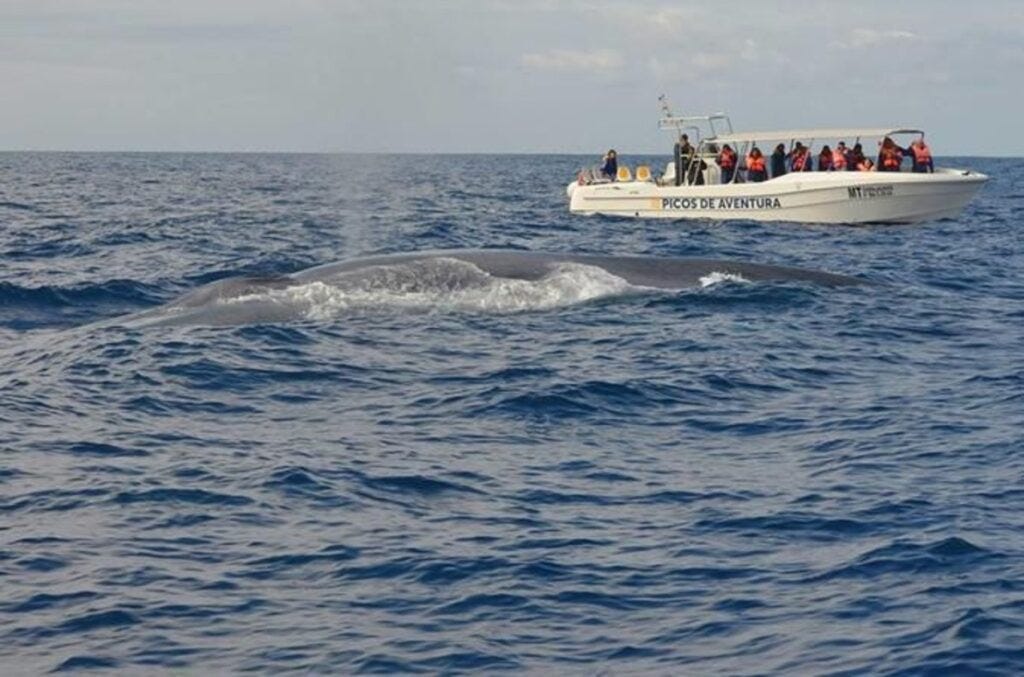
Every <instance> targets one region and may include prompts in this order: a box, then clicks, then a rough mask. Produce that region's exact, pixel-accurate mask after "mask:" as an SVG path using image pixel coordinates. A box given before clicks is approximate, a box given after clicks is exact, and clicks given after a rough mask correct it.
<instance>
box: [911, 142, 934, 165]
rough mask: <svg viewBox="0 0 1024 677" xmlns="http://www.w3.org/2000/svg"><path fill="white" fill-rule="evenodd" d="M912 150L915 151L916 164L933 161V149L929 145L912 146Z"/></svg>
mask: <svg viewBox="0 0 1024 677" xmlns="http://www.w3.org/2000/svg"><path fill="white" fill-rule="evenodd" d="M910 150H911V151H912V152H913V153H914V164H918V165H925V164H928V163H929V162H931V159H932V151H931V149H930V148H928V146H926V145H924V144H921V145H920V146H911V147H910Z"/></svg>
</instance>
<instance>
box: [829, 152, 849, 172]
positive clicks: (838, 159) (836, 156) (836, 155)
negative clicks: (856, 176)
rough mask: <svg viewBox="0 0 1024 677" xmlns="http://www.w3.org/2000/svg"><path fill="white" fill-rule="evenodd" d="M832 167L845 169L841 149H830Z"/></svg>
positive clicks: (844, 158)
mask: <svg viewBox="0 0 1024 677" xmlns="http://www.w3.org/2000/svg"><path fill="white" fill-rule="evenodd" d="M832 168H833V169H846V155H844V154H843V152H842V151H839V150H834V151H832Z"/></svg>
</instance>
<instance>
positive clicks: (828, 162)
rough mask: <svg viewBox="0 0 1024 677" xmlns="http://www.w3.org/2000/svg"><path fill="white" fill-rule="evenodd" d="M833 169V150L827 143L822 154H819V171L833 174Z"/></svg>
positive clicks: (822, 149)
mask: <svg viewBox="0 0 1024 677" xmlns="http://www.w3.org/2000/svg"><path fill="white" fill-rule="evenodd" d="M832 169H833V167H832V149H831V148H830V147H829V145H828V144H827V143H826V144H825V145H824V146H822V147H821V152H820V153H818V171H819V172H831V171H832Z"/></svg>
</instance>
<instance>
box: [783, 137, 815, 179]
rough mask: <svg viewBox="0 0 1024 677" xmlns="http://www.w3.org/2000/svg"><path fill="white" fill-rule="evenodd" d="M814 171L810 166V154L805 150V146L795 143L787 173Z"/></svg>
mask: <svg viewBox="0 0 1024 677" xmlns="http://www.w3.org/2000/svg"><path fill="white" fill-rule="evenodd" d="M812 169H814V168H813V167H812V166H811V154H810V152H808V150H807V146H805V145H804V144H802V143H800V142H799V141H797V142H796V147H795V148H793V153H792V155H791V156H790V160H789V171H791V172H809V171H811V170H812Z"/></svg>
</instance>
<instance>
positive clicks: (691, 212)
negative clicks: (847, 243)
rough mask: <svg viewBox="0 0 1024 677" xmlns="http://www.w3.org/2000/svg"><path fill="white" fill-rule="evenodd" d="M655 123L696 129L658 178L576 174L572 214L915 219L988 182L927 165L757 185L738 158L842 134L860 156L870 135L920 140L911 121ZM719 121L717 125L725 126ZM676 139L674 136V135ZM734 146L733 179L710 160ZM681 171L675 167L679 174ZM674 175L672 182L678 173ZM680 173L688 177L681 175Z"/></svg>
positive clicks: (952, 209)
mask: <svg viewBox="0 0 1024 677" xmlns="http://www.w3.org/2000/svg"><path fill="white" fill-rule="evenodd" d="M659 126H660V127H661V128H662V129H672V130H674V131H675V133H676V134H677V135H678V134H679V133H681V132H682V130H684V129H685V130H692V132H693V133H694V134H695V135H698V136H699V135H700V134H701V133H702V132H703V130H704V129H705V128H706V129H707V130H708V131H709V133H708V134H707V135H706V136H704V137H703V138H698V139H697V144H696V145H695V152H694V153H693V154H690V155H682V154H681V153H680V152H679V149H678V146H677V149H676V153H675V158H674V159H673V161H670V162H669V163H668V165H667V166H666V168H665V172H664V173H663V174H662V175H661V176H660V177H654V176H653V175H652V174H651V172H650V170H649V169H647V168H645V167H642V166H641V167H638V168H637V171H636V173H635V174H634V173H633V172H630V171H629V170H628V168H626V171H625V172H623V171H622V168H621V167H620V173H619V176H618V178H617V179H615V180H608V179H606V178H604V177H602V176H601V175H600V173H599V172H596V171H582V172H580V174H579V175H578V176H577V180H576V181H573V182H572V183H570V184H569V185H568V186H567V188H566V193H567V194H568V196H569V210H570V211H571V212H573V213H577V214H607V215H614V216H627V217H639V218H664V219H715V220H726V219H744V220H751V221H790V222H797V223H826V224H844V223H845V224H855V223H916V222H920V221H928V220H932V219H939V218H945V217H954V216H956V215H958V214H959V213H960V211H961V210H962V209H963V208H964V206H965V205H966V204H967V203H968V202H969V201H970V200H971V198H972V197H974V195H975V193H977V191H978V189H979V188H981V186H982V185H983V184H984V183H985V182H986V181H987V180H988V177H987V176H986V175H984V174H981V173H978V172H975V171H971V170H969V169H952V168H942V167H935V169H934V171H933V172H913V171H909V170H907V169H906V168H905V167H904V168H903V171H886V172H883V171H842V170H840V171H803V172H791V173H787V174H785V175H782V176H777V177H774V178H770V179H768V180H765V181H761V182H753V181H749V180H747V176H746V174H747V172H746V171H745V165H744V158H745V157H746V156H747V153H748V152H749V151H750V150H751V149H752V148H753V147H754V146H758V147H759V148H760V149H761V150H762V152H764V151H765V150H767V153H764V155H765V160H766V161H767V159H768V154H770V153H771V149H772V148H773V147H774V146H775V144H777V143H783V144H786V145H787V149H788V150H791V149H792V148H793V146H794V145H795V144H796V142H802V143H803V144H805V145H806V146H807V147H808V149H809V151H808V152H809V153H810V154H811V157H812V158H815V159H816V158H817V155H816V153H815V151H814V145H815V143H827V144H833V145H834V144H835V143H836V142H838V141H845V142H846V143H847V144H850V147H852V145H853V144H856V143H863V146H864V148H865V154H866V155H868V156H869V157H873V156H874V153H875V152H877V146H876V143H875V142H876V141H880V140H882V139H885V138H887V137H888V138H893V139H894V140H895V141H896V142H897V145H899V140H900V139H902V138H905V137H906V136H907V135H910V136H911V137H919V138H922V139H923V137H924V132H923V131H921V130H919V129H914V128H909V127H881V128H868V129H858V128H853V129H796V130H785V131H767V132H745V133H737V132H733V131H732V124H731V122H730V121H729V117H728V116H727V115H725V114H724V113H717V114H714V115H708V116H689V117H675V116H667V117H664V118H662V119H661V120H660V121H659ZM723 128H724V129H723ZM677 138H678V136H677ZM725 144H729V146H730V147H731V148H732V149H733V150H734V151H736V153H737V158H738V159H737V162H738V165H739V166H738V168H737V170H736V171H735V172H734V173H733V176H732V177H731V180H730V181H729V182H727V183H723V182H722V172H721V170H720V169H719V167H718V165H717V164H716V162H715V158H716V157H717V156H718V153H719V150H720V149H721V148H722V147H723V146H724V145H725ZM679 170H682V171H681V172H680V171H679ZM677 175H679V176H680V177H681V178H680V179H679V180H676V176H677ZM686 179H689V181H687V180H686Z"/></svg>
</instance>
